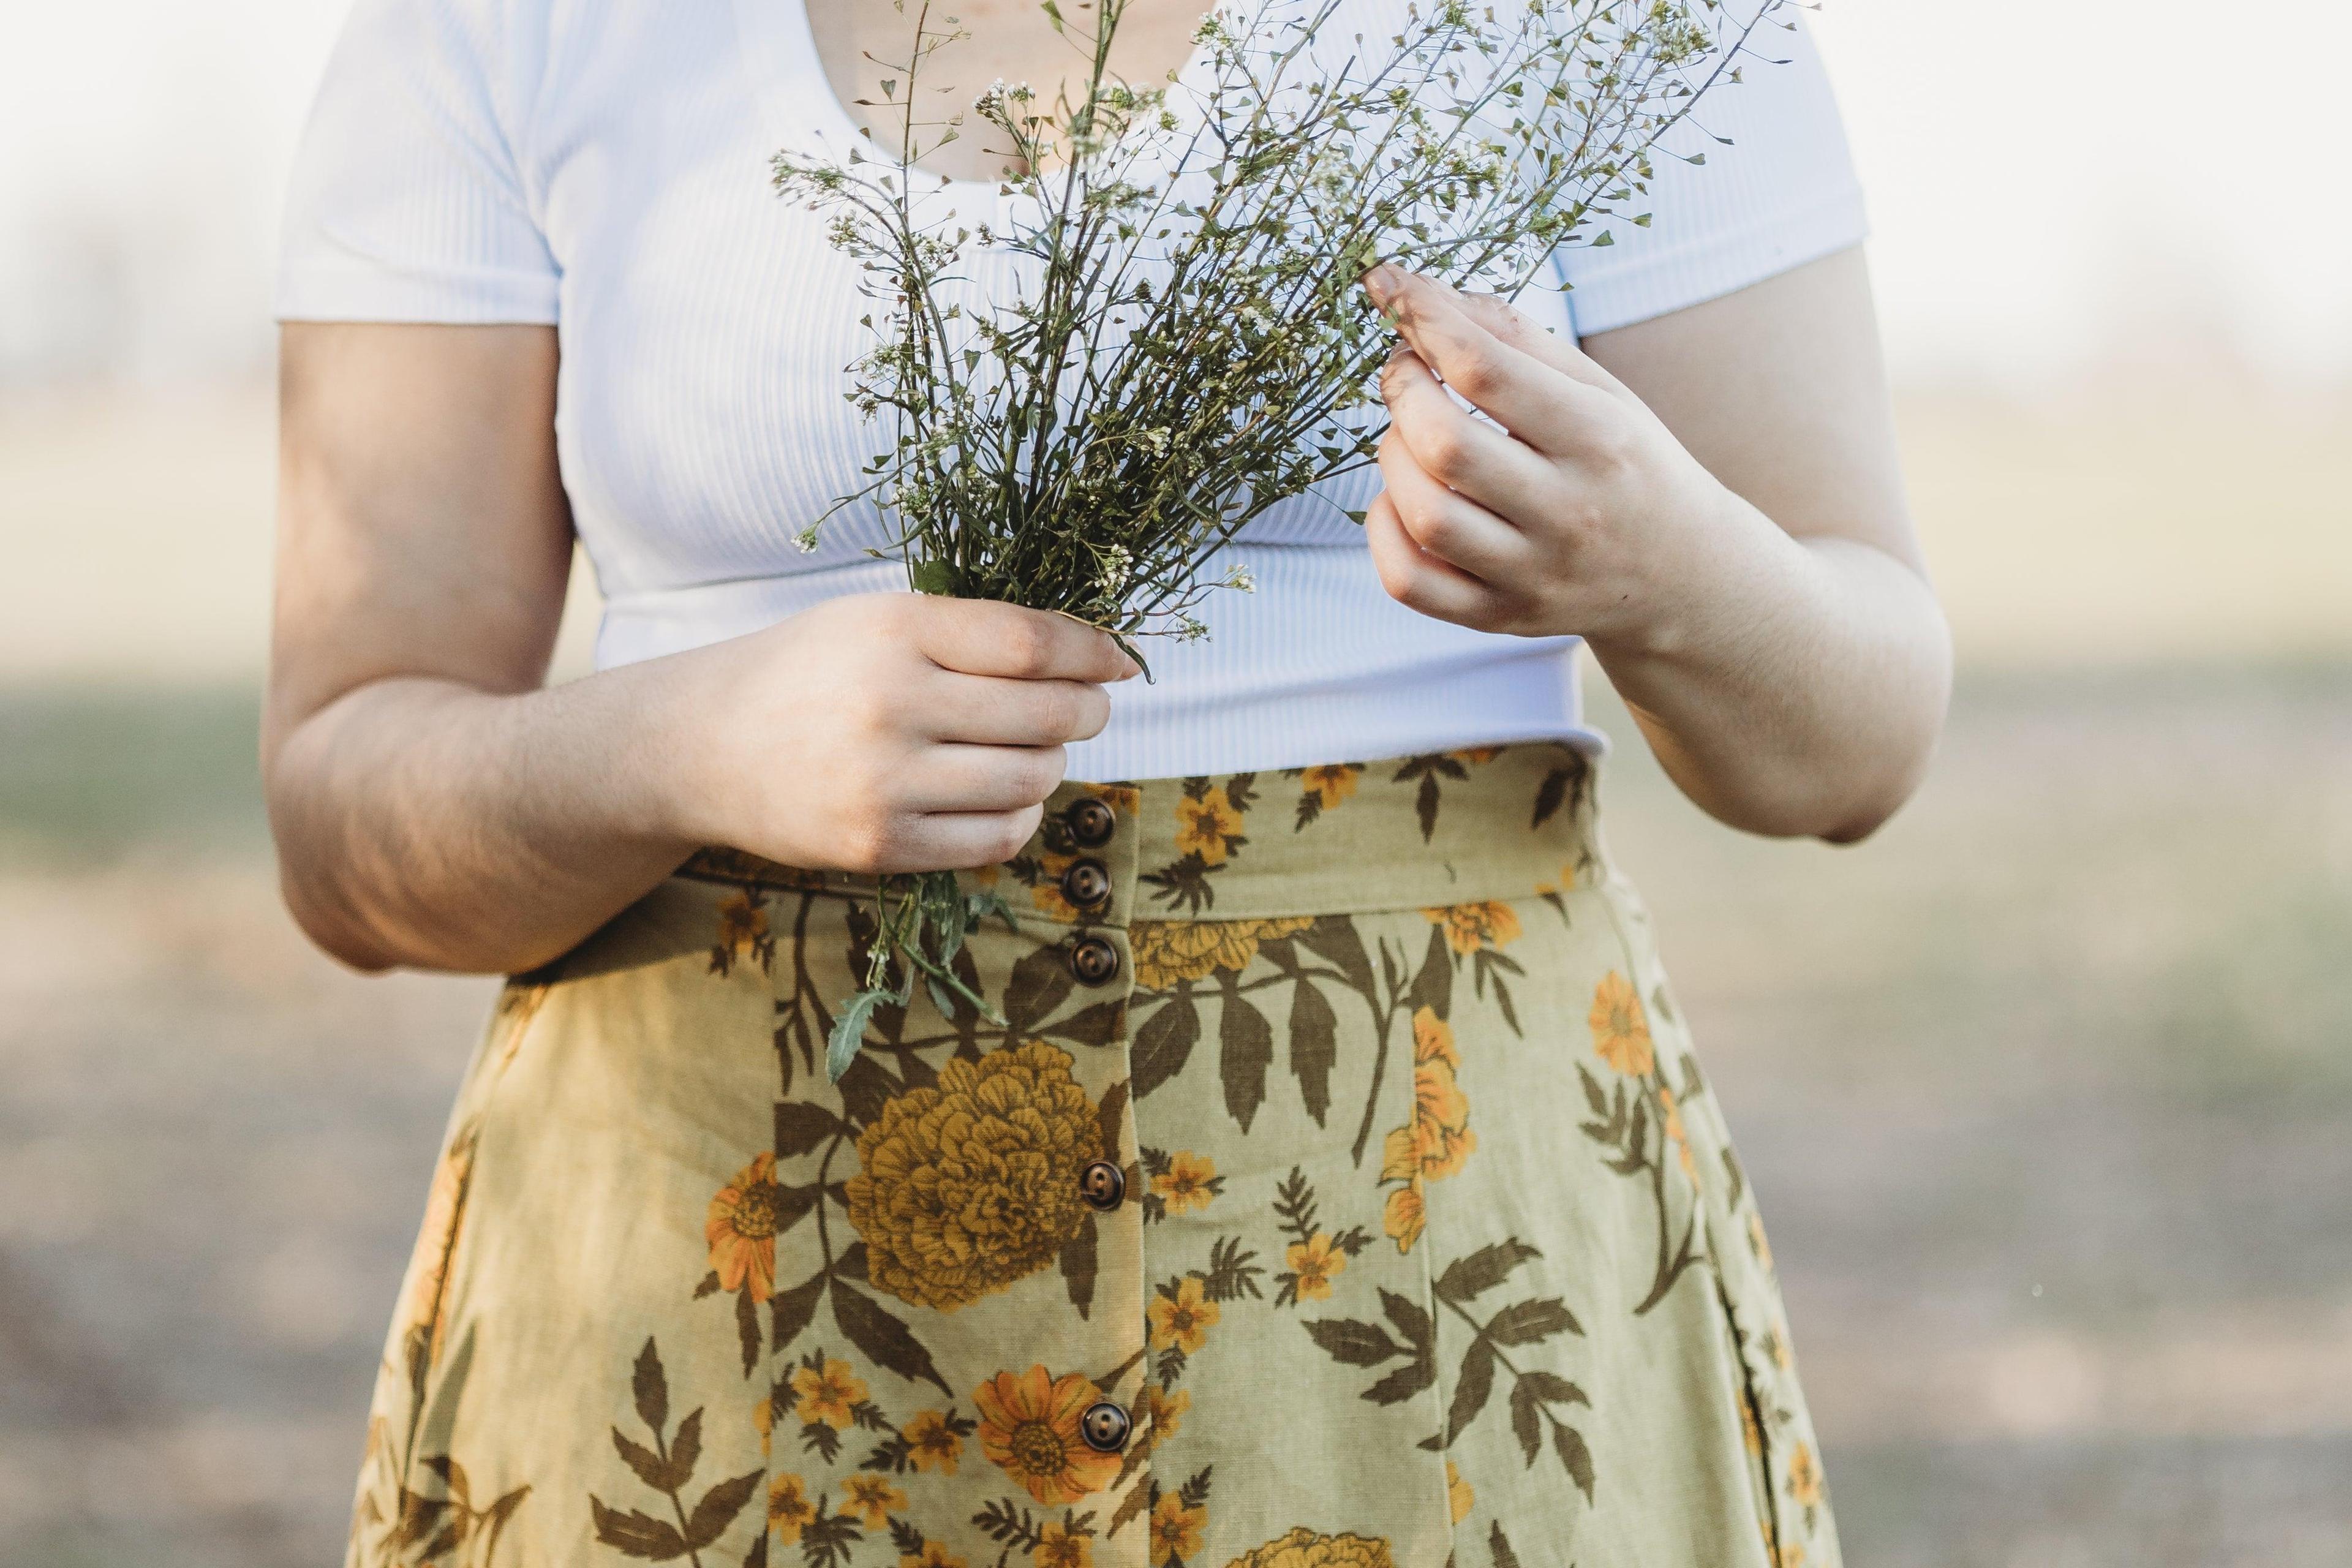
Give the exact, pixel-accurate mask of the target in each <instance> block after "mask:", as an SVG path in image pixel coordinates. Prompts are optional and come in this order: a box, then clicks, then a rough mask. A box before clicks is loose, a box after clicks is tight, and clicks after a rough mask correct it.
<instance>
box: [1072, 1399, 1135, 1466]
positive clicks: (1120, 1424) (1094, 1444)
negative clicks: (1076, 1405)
mask: <svg viewBox="0 0 2352 1568" xmlns="http://www.w3.org/2000/svg"><path fill="white" fill-rule="evenodd" d="M1128 1426H1129V1421H1128V1418H1127V1412H1126V1411H1125V1410H1122V1409H1121V1408H1119V1407H1118V1405H1113V1404H1112V1403H1111V1402H1110V1401H1109V1400H1108V1399H1097V1400H1096V1401H1095V1402H1094V1403H1093V1404H1092V1405H1087V1407H1086V1410H1085V1412H1084V1413H1083V1414H1081V1415H1079V1416H1078V1436H1081V1437H1084V1438H1085V1439H1086V1440H1087V1447H1089V1448H1092V1449H1093V1450H1094V1451H1095V1452H1096V1453H1097V1454H1116V1453H1118V1451H1119V1450H1120V1449H1121V1448H1124V1447H1127V1431H1128Z"/></svg>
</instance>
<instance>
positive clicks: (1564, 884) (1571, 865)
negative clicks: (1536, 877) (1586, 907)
mask: <svg viewBox="0 0 2352 1568" xmlns="http://www.w3.org/2000/svg"><path fill="white" fill-rule="evenodd" d="M1575 890H1576V862H1575V861H1573V860H1570V861H1568V862H1566V863H1564V864H1563V865H1562V866H1561V867H1560V868H1559V881H1557V882H1538V883H1537V884H1536V891H1537V892H1538V893H1572V892H1574V891H1575Z"/></svg>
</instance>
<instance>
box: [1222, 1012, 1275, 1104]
mask: <svg viewBox="0 0 2352 1568" xmlns="http://www.w3.org/2000/svg"><path fill="white" fill-rule="evenodd" d="M1217 1043H1218V1047H1219V1050H1218V1058H1217V1068H1218V1072H1219V1075H1220V1076H1221V1077H1222V1078H1223V1079H1224V1086H1225V1110H1226V1111H1227V1113H1228V1114H1230V1115H1231V1116H1232V1117H1233V1119H1234V1121H1236V1122H1238V1123H1240V1124H1241V1130H1242V1131H1244V1132H1247V1131H1249V1125H1250V1121H1251V1120H1252V1119H1253V1118H1254V1117H1255V1116H1256V1115H1257V1111H1258V1107H1260V1106H1261V1105H1264V1104H1265V1069H1266V1068H1267V1067H1268V1065H1269V1064H1271V1063H1272V1062H1273V1060H1274V1026H1272V1025H1270V1024H1268V1023H1267V1022H1266V1021H1265V1014H1263V1013H1261V1012H1259V1011H1258V1010H1257V1009H1256V1008H1255V1007H1254V1006H1252V1005H1250V1004H1248V1003H1247V1002H1244V1001H1243V1000H1242V999H1241V998H1240V997H1239V996H1237V995H1228V996H1227V997H1226V998H1225V1005H1224V1006H1223V1008H1222V1009H1220V1016H1219V1019H1218V1026H1217Z"/></svg>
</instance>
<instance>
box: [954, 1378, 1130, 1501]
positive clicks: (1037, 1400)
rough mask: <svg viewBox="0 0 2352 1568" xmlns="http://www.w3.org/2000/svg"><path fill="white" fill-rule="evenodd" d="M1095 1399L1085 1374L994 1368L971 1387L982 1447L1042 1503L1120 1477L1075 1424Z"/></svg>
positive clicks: (1114, 1459) (1113, 1460)
mask: <svg viewBox="0 0 2352 1568" xmlns="http://www.w3.org/2000/svg"><path fill="white" fill-rule="evenodd" d="M1101 1397H1102V1390H1101V1389H1099V1388H1097V1387H1096V1386H1095V1384H1094V1382H1093V1380H1092V1379H1090V1378H1088V1377H1087V1375H1086V1374H1085V1373H1076V1372H1071V1373H1063V1374H1062V1375H1061V1376H1060V1377H1055V1376H1054V1375H1053V1374H1052V1373H1049V1372H1047V1371H1046V1370H1045V1367H1044V1366H1042V1365H1038V1366H1032V1367H1031V1368H1030V1369H1029V1370H1028V1371H1027V1372H1024V1373H1012V1372H1000V1373H997V1374H996V1375H995V1376H994V1377H992V1378H990V1379H989V1380H988V1381H987V1382H986V1383H983V1384H981V1385H980V1386H979V1387H978V1388H976V1389H974V1390H972V1395H971V1398H972V1403H973V1404H974V1405H977V1406H979V1408H980V1449H981V1452H982V1453H983V1454H986V1455H987V1456H988V1458H989V1459H990V1461H991V1462H992V1463H994V1464H996V1465H998V1466H1000V1467H1002V1468H1003V1471H1004V1473H1005V1474H1006V1475H1008V1476H1010V1477H1012V1478H1013V1479H1014V1480H1016V1481H1018V1482H1020V1483H1021V1485H1022V1486H1023V1487H1024V1488H1026V1489H1027V1490H1028V1493H1029V1495H1030V1496H1031V1497H1033V1498H1035V1499H1036V1500H1038V1501H1039V1502H1041V1503H1043V1504H1045V1506H1046V1507H1048V1508H1059V1507H1061V1506H1062V1505H1063V1504H1064V1503H1070V1502H1076V1501H1077V1500H1078V1499H1080V1498H1082V1497H1085V1496H1087V1494H1088V1493H1089V1492H1097V1491H1100V1490H1101V1489H1103V1488H1104V1487H1106V1486H1108V1485H1109V1484H1110V1482H1111V1480H1112V1479H1113V1478H1115V1477H1116V1476H1117V1475H1118V1464H1119V1457H1118V1455H1117V1454H1116V1453H1110V1454H1105V1453H1099V1452H1097V1451H1096V1450H1095V1449H1094V1448H1092V1447H1088V1446H1087V1441H1086V1439H1085V1438H1084V1437H1083V1436H1080V1435H1079V1432H1078V1423H1079V1418H1080V1417H1081V1416H1082V1415H1085V1413H1086V1408H1087V1405H1092V1404H1093V1403H1094V1402H1095V1401H1097V1400H1098V1399H1100V1398H1101Z"/></svg>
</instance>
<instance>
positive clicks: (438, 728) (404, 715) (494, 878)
mask: <svg viewBox="0 0 2352 1568" xmlns="http://www.w3.org/2000/svg"><path fill="white" fill-rule="evenodd" d="M652 679H653V677H652V672H651V671H650V670H649V669H648V668H646V667H635V668H628V669H622V670H614V671H609V672H606V673H604V674H602V675H597V676H593V677H591V678H589V679H584V680H580V681H576V682H573V683H572V684H569V685H565V686H561V687H555V688H551V689H544V690H532V691H527V692H521V693H516V694H511V695H508V694H498V693H492V692H487V691H483V690H479V689H474V688H471V687H467V686H465V685H461V684H458V683H457V682H453V681H447V680H440V679H424V678H404V679H383V680H377V681H373V682H370V683H368V684H366V685H364V686H361V687H359V688H357V689H353V690H352V691H350V692H347V693H345V694H344V695H343V696H341V697H340V698H338V699H336V700H334V701H332V702H330V703H328V704H327V705H326V706H324V707H323V708H321V709H320V710H318V711H317V712H315V713H312V714H310V716H309V717H308V718H306V719H304V720H303V721H301V722H300V723H299V724H298V725H296V726H295V727H294V728H293V729H291V730H290V731H289V732H288V733H287V734H286V735H285V736H283V737H282V739H280V740H279V741H278V743H277V744H276V745H275V746H274V747H273V748H272V752H271V756H270V759H269V768H268V795H269V808H270V818H271V826H272V828H273V830H274V832H275V834H276V836H277V839H278V850H279V865H280V868H281V871H280V876H281V879H282V881H283V883H284V887H285V894H286V899H287V902H288V904H289V907H290V908H291V909H292V910H293V911H294V914H295V917H296V919H297V920H298V921H299V922H300V923H301V925H302V927H303V929H304V930H305V931H307V932H309V934H310V936H311V938H312V939H313V940H314V941H316V942H318V943H319V944H320V946H321V947H323V948H325V949H326V950H327V951H328V952H331V953H333V954H334V955H335V956H336V957H338V958H341V959H342V960H343V961H345V962H346V963H352V964H353V965H356V966H358V967H361V968H365V969H383V968H390V967H394V966H411V967H416V968H425V969H444V970H457V971H464V972H469V973H511V972H515V971H519V970H524V969H530V968H533V967H536V966H537V965H539V964H541V963H546V962H547V961H548V960H550V959H551V958H554V957H556V956H558V955H559V954H561V953H562V952H566V951H568V950H569V949H570V948H572V946H573V945H574V944H575V943H577V942H579V941H580V940H581V939H582V938H583V937H584V936H586V935H587V934H588V933H589V932H591V931H594V930H595V929H596V928H597V927H598V926H599V925H601V924H603V923H604V921H606V920H608V919H610V918H611V917H612V916H613V915H614V914H615V913H617V912H618V911H619V910H622V909H623V908H625V907H626V906H627V905H628V904H629V903H630V902H631V901H632V900H635V898H637V897H638V896H639V895H640V894H642V893H643V892H645V891H646V889H649V888H651V887H652V886H654V885H655V884H656V882H658V881H659V880H660V879H661V878H662V877H663V876H664V875H665V874H667V872H668V871H669V870H670V869H671V868H674V867H675V866H676V865H677V863H678V862H679V861H680V860H681V859H683V858H685V857H686V856H687V855H688V853H690V852H691V850H692V848H693V842H692V839H691V835H690V834H689V833H687V832H685V831H683V830H682V826H681V821H680V818H681V813H680V812H679V811H678V810H677V806H676V805H675V784H674V781H672V780H671V779H669V778H668V777H667V776H666V770H665V763H664V761H663V759H664V758H665V757H666V756H668V755H670V754H671V747H670V745H669V743H668V742H667V739H666V738H665V737H664V736H662V735H661V734H660V733H659V732H658V723H659V718H658V716H659V715H660V713H661V712H662V711H663V708H664V705H663V704H661V703H658V702H655V701H649V700H647V699H648V697H649V696H650V695H651V694H650V692H649V689H648V688H649V687H650V685H651V684H652Z"/></svg>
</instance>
